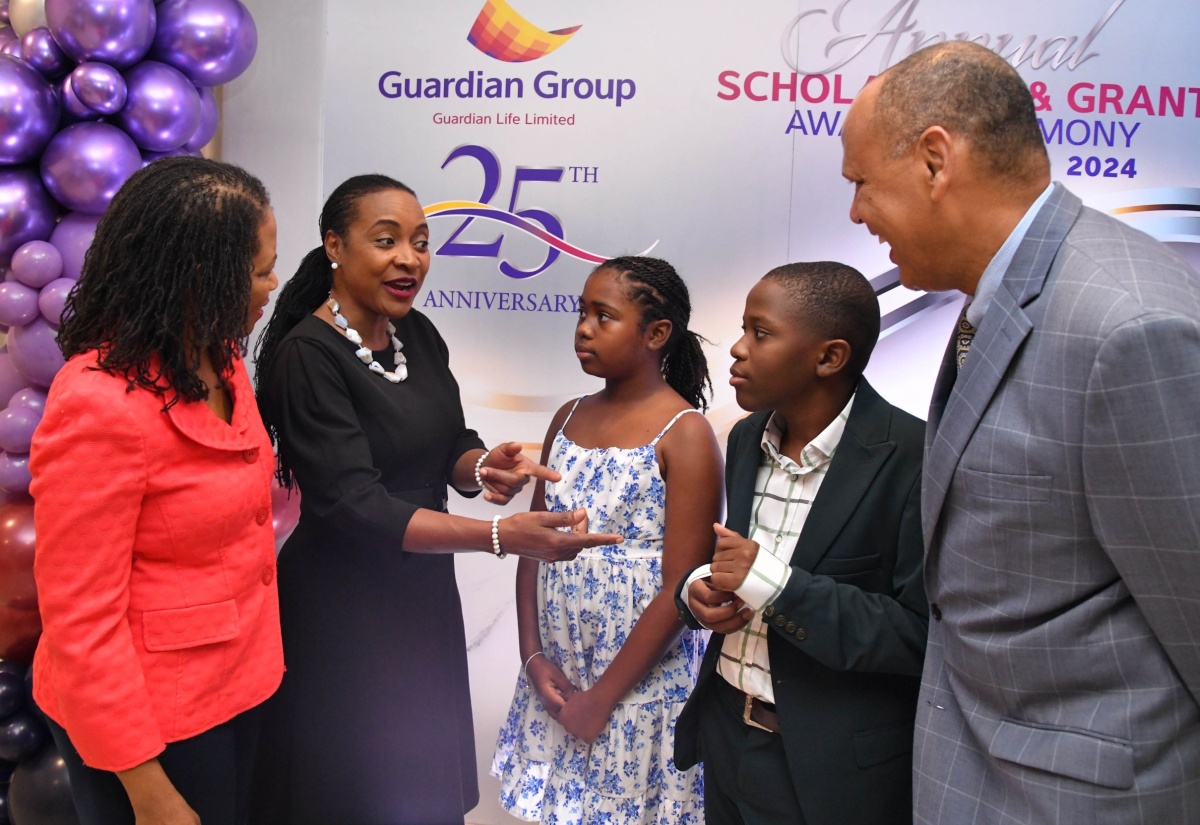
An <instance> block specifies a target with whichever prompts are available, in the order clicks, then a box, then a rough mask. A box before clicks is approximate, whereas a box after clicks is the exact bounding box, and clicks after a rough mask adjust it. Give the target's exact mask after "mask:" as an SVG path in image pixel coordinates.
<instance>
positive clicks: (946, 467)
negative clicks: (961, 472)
mask: <svg viewBox="0 0 1200 825" xmlns="http://www.w3.org/2000/svg"><path fill="white" fill-rule="evenodd" d="M1081 206H1082V203H1081V202H1080V200H1079V199H1078V198H1076V197H1075V196H1074V195H1072V194H1071V193H1069V192H1067V191H1066V190H1065V189H1063V188H1062V186H1061V185H1059V184H1055V185H1054V192H1052V193H1051V195H1050V198H1049V199H1048V200H1047V201H1046V203H1045V205H1044V206H1043V207H1042V210H1041V211H1040V212H1039V213H1038V216H1037V218H1035V219H1034V222H1033V225H1032V226H1030V228H1029V231H1028V232H1027V233H1026V234H1025V238H1024V240H1023V241H1022V242H1021V245H1020V247H1018V249H1017V252H1016V254H1015V255H1014V256H1013V260H1012V263H1011V264H1010V265H1009V267H1008V271H1007V272H1005V274H1004V279H1003V281H1002V282H1001V283H1000V287H999V288H998V289H997V290H996V294H995V297H994V298H993V299H992V303H991V306H989V307H988V309H987V312H986V314H985V315H984V317H983V320H982V321H981V322H980V324H979V331H978V332H976V333H975V339H974V341H973V342H972V344H971V354H970V355H969V356H968V357H967V360H966V363H965V364H964V365H963V369H962V372H961V373H959V374H958V376H957V379H955V377H954V374H953V372H952V370H953V369H954V366H953V359H952V357H951V355H952V354H951V352H950V350H952V349H953V346H954V344H953V341H951V344H950V347H949V348H948V350H947V357H946V359H943V363H942V371H941V373H940V374H939V376H938V384H937V388H938V389H939V390H942V391H943V392H945V390H944V387H945V384H946V382H953V386H952V387H951V388H950V389H949V393H948V396H947V397H946V399H945V405H944V407H942V406H941V405H940V404H939V399H938V394H937V391H936V390H935V394H934V399H933V402H932V404H931V405H930V427H931V430H930V432H929V433H928V434H927V438H926V445H927V449H926V455H925V478H924V484H923V487H922V497H921V498H922V505H921V509H922V519H921V521H922V527H923V528H924V532H925V542H926V546H927V547H928V546H929V545H930V543H931V541H932V538H933V533H934V529H935V528H936V527H937V523H938V520H939V518H940V515H941V511H942V505H943V504H944V502H945V499H946V492H947V491H948V490H949V488H950V480H951V478H952V477H953V475H954V472H955V470H956V469H957V468H958V463H959V460H960V459H961V458H962V454H963V452H964V450H965V449H966V446H967V443H968V442H969V441H970V439H971V436H972V435H973V434H974V432H975V430H976V428H977V427H978V426H979V421H980V419H982V417H983V414H984V412H985V411H986V410H987V408H988V405H989V404H990V403H991V400H992V397H993V396H994V395H995V394H996V391H997V389H998V388H999V387H1000V383H1001V381H1002V380H1003V379H1004V376H1005V375H1006V374H1007V372H1008V367H1009V365H1010V364H1011V363H1012V360H1013V359H1014V358H1015V357H1016V355H1017V352H1018V351H1019V350H1020V348H1021V345H1022V344H1023V343H1024V341H1025V339H1026V338H1027V337H1028V336H1029V334H1030V332H1031V331H1032V330H1033V323H1032V322H1031V321H1030V320H1029V316H1028V315H1027V314H1026V313H1025V310H1024V307H1025V306H1027V305H1028V304H1029V303H1030V302H1031V301H1033V300H1034V299H1035V298H1037V296H1038V295H1040V294H1041V291H1042V288H1043V286H1044V284H1045V281H1046V276H1047V274H1048V273H1049V271H1050V266H1051V265H1052V264H1053V263H1054V258H1055V256H1056V255H1057V254H1058V249H1059V247H1060V246H1061V245H1062V242H1063V239H1064V238H1065V237H1066V234H1067V231H1068V230H1069V229H1070V228H1071V226H1072V225H1073V224H1074V223H1075V219H1076V218H1077V217H1078V215H1079V210H1080V207H1081ZM933 428H936V429H933Z"/></svg>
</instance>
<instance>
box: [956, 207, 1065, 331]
mask: <svg viewBox="0 0 1200 825" xmlns="http://www.w3.org/2000/svg"><path fill="white" fill-rule="evenodd" d="M1053 191H1054V184H1053V183H1052V184H1050V185H1049V186H1047V187H1046V189H1045V191H1044V192H1042V194H1041V195H1039V196H1038V199H1037V200H1035V201H1034V202H1033V205H1032V206H1030V207H1029V209H1028V210H1027V211H1026V212H1025V216H1024V217H1023V218H1021V221H1020V223H1018V224H1017V225H1016V227H1015V228H1014V229H1013V231H1012V233H1011V234H1010V235H1009V236H1008V239H1007V240H1005V241H1004V243H1003V244H1001V245H1000V249H998V250H997V251H996V254H995V255H993V256H992V260H991V261H990V262H989V263H988V265H987V269H985V270H983V276H982V277H981V278H980V279H979V284H978V285H977V286H976V287H975V296H974V297H973V298H970V299H968V300H970V303H969V304H968V305H967V320H968V321H970V322H971V325H972V326H974V327H978V326H979V324H980V322H981V321H983V316H984V315H986V314H987V311H988V307H990V306H991V305H992V298H993V297H995V295H996V290H997V289H999V288H1000V282H1001V281H1003V280H1004V273H1005V272H1007V271H1008V266H1009V264H1011V263H1012V259H1013V256H1014V255H1016V254H1017V248H1018V247H1019V246H1020V245H1021V241H1023V240H1025V233H1026V232H1028V231H1029V227H1030V226H1032V225H1033V219H1034V218H1036V217H1037V214H1038V212H1040V211H1042V207H1043V206H1044V205H1045V203H1046V200H1047V199H1048V198H1049V197H1050V193H1051V192H1053Z"/></svg>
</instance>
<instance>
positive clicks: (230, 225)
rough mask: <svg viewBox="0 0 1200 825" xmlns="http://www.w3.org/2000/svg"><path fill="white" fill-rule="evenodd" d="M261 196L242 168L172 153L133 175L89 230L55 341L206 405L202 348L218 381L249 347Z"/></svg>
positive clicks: (138, 381) (264, 201)
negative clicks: (89, 238) (89, 239)
mask: <svg viewBox="0 0 1200 825" xmlns="http://www.w3.org/2000/svg"><path fill="white" fill-rule="evenodd" d="M269 208H270V201H269V199H268V197H267V190H266V189H265V188H264V187H263V185H262V182H261V181H259V180H258V178H256V177H254V176H253V175H251V174H250V173H249V172H247V171H245V170H244V169H240V168H238V167H236V166H232V165H230V164H227V163H221V162H219V161H215V160H208V159H205V158H194V157H175V158H164V159H161V160H157V161H155V162H154V163H151V164H149V165H147V166H146V167H145V168H143V169H140V170H139V171H137V172H135V173H134V174H133V176H132V177H130V178H129V180H128V181H126V182H125V185H124V186H122V187H121V189H120V190H119V191H118V192H117V194H116V196H115V197H114V198H113V199H112V203H110V204H109V207H108V209H107V210H106V211H105V212H104V215H103V217H101V218H100V223H99V224H98V225H97V227H96V237H95V239H94V240H93V241H92V245H91V247H89V249H88V251H87V253H86V255H85V256H84V261H83V273H82V275H81V277H80V280H79V284H78V286H76V287H75V289H73V290H72V291H71V294H70V295H69V296H68V298H67V302H66V309H65V311H64V313H63V319H64V320H63V322H62V326H61V327H60V329H59V332H58V344H59V346H60V347H61V348H62V351H63V355H65V356H66V357H67V358H70V357H72V356H73V355H78V354H79V353H82V352H87V351H89V350H98V351H99V358H98V362H97V367H96V368H97V369H100V370H103V371H104V372H108V373H110V374H112V375H121V376H124V377H125V379H126V381H128V388H129V389H130V390H132V389H133V388H134V387H135V386H136V387H142V388H144V389H147V390H150V391H151V392H154V393H156V394H159V395H160V396H162V397H163V398H164V401H165V406H164V407H163V409H164V410H165V409H167V408H169V407H171V406H172V405H174V404H175V403H177V402H178V401H180V400H182V401H188V402H193V401H202V400H204V399H206V398H207V397H208V387H207V386H206V385H205V383H204V381H203V380H202V379H201V378H200V377H199V375H198V374H197V372H198V370H199V369H200V362H201V356H202V355H203V354H204V353H207V354H208V356H209V358H211V360H212V365H213V368H214V369H215V370H216V373H217V375H224V374H226V373H227V372H228V371H229V369H230V367H231V365H232V363H233V360H234V359H235V358H236V357H238V356H241V355H244V354H245V352H246V343H247V341H246V338H247V334H248V332H247V329H246V319H247V316H248V315H249V312H250V274H251V272H252V271H253V269H254V256H255V254H257V252H258V245H259V243H258V230H259V227H260V226H261V224H262V221H263V218H264V216H265V215H266V211H267V210H268V209H269Z"/></svg>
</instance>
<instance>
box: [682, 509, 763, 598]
mask: <svg viewBox="0 0 1200 825" xmlns="http://www.w3.org/2000/svg"><path fill="white" fill-rule="evenodd" d="M713 532H715V533H716V534H717V552H716V553H714V554H713V560H712V583H713V587H716V588H717V589H719V590H726V591H728V592H730V593H732V592H734V591H735V590H737V589H738V588H739V587H741V586H742V583H743V582H744V581H746V576H747V575H748V574H749V573H750V567H751V565H753V564H754V560H755V559H756V558H757V557H758V542H754V541H750V539H746V538H742V536H741V535H739V534H738V533H735V532H734V531H732V530H729V529H727V528H725V527H724V526H722V525H720V524H714V525H713ZM696 618H700V617H699V616H697V617H696Z"/></svg>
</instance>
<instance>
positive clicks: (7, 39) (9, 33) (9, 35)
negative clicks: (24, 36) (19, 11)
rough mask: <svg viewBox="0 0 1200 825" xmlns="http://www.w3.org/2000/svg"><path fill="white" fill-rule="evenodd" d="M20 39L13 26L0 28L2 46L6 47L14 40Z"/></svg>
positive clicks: (0, 43)
mask: <svg viewBox="0 0 1200 825" xmlns="http://www.w3.org/2000/svg"><path fill="white" fill-rule="evenodd" d="M20 39H21V38H20V36H19V35H18V34H17V33H16V32H15V31H13V29H12V26H0V46H5V45H7V44H9V43H11V42H13V41H14V40H20Z"/></svg>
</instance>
